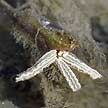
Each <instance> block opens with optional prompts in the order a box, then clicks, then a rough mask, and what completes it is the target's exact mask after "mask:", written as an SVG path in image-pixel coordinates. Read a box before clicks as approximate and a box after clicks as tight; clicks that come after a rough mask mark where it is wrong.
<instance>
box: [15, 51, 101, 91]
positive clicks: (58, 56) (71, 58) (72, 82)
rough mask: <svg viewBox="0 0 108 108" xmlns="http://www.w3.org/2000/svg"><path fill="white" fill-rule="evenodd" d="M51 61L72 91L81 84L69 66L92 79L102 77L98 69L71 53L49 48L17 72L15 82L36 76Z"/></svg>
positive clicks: (77, 88)
mask: <svg viewBox="0 0 108 108" xmlns="http://www.w3.org/2000/svg"><path fill="white" fill-rule="evenodd" d="M52 63H56V64H57V65H58V68H59V70H60V71H61V73H62V74H63V75H64V77H65V78H66V80H67V82H68V84H69V86H70V87H71V88H72V90H73V91H77V90H79V89H80V88H81V85H80V83H79V81H78V79H77V78H76V76H75V74H74V73H73V71H72V70H71V68H70V67H75V68H77V69H78V70H79V72H82V73H85V74H88V75H90V77H91V78H93V79H97V78H101V77H102V75H101V74H100V73H99V72H98V71H96V70H95V69H92V68H91V67H89V66H88V65H87V64H85V63H84V62H82V61H81V60H79V59H78V58H77V57H76V56H75V55H74V54H73V53H70V52H67V51H59V52H57V51H56V50H51V51H49V52H47V53H46V54H44V55H43V56H42V57H41V58H40V59H39V60H38V61H37V62H36V63H35V64H34V65H33V66H32V67H31V68H28V69H27V70H26V71H24V72H22V73H20V74H18V75H17V77H16V82H19V81H24V80H28V79H30V78H32V77H34V76H36V75H37V74H39V73H40V72H43V69H44V68H46V67H49V66H50V65H51V64H52Z"/></svg>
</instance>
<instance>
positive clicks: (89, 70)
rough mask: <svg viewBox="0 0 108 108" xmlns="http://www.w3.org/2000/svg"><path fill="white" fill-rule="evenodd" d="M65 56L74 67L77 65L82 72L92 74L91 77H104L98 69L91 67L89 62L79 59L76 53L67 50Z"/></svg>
mask: <svg viewBox="0 0 108 108" xmlns="http://www.w3.org/2000/svg"><path fill="white" fill-rule="evenodd" d="M63 57H64V59H63V60H64V61H65V62H67V63H69V64H70V65H71V66H73V67H76V68H77V69H78V70H79V71H80V72H82V73H86V74H88V75H90V77H91V78H93V79H97V78H101V77H102V75H101V74H100V73H99V72H98V71H97V70H95V69H93V68H91V67H89V66H88V65H87V64H85V63H84V62H82V61H81V60H79V59H78V58H77V57H76V56H75V55H74V54H72V53H69V52H65V54H64V55H63Z"/></svg>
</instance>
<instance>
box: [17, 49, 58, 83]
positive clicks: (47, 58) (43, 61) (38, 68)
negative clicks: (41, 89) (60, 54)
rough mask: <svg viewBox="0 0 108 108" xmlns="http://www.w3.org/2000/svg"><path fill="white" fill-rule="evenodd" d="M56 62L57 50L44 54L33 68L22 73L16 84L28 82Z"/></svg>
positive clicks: (18, 76)
mask: <svg viewBox="0 0 108 108" xmlns="http://www.w3.org/2000/svg"><path fill="white" fill-rule="evenodd" d="M55 60H56V50H51V51H49V52H47V53H46V54H44V55H43V56H42V57H41V58H40V59H39V60H38V61H37V62H36V63H35V64H34V65H33V66H32V67H31V68H28V69H27V70H26V71H24V72H22V73H20V74H18V75H17V77H16V82H19V81H24V80H28V79H30V78H32V77H34V76H35V75H37V74H39V73H40V72H42V71H43V69H44V68H46V67H49V66H50V65H51V64H52V63H54V62H55Z"/></svg>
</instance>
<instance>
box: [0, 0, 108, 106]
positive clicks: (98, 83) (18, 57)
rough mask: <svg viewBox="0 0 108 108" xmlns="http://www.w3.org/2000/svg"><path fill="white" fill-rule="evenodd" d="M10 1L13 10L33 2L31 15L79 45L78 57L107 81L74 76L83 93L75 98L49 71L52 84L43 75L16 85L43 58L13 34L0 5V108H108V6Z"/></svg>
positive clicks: (84, 0) (93, 0) (94, 1)
mask: <svg viewBox="0 0 108 108" xmlns="http://www.w3.org/2000/svg"><path fill="white" fill-rule="evenodd" d="M6 1H7V2H8V3H9V4H10V5H12V6H13V7H15V8H18V7H20V6H21V5H22V4H24V3H25V2H30V3H31V6H32V8H33V11H32V12H31V14H34V15H35V14H36V16H45V17H47V18H48V19H49V20H50V21H52V22H55V23H58V24H59V25H61V26H62V27H63V28H64V29H65V30H67V31H69V32H70V33H72V35H73V36H74V38H75V39H76V40H77V41H78V42H79V44H80V48H78V49H76V51H75V54H76V55H77V56H78V57H79V58H80V59H81V60H83V61H84V62H86V63H87V64H88V65H90V66H91V67H93V68H95V69H97V70H98V71H99V72H100V73H101V74H102V75H103V76H104V77H103V78H102V79H98V80H92V79H91V78H90V77H89V76H87V75H83V74H79V73H78V72H77V71H75V74H76V75H77V77H78V79H79V81H80V83H81V85H82V88H81V90H79V91H78V92H75V93H73V92H72V90H71V89H70V88H69V86H68V84H67V82H66V81H65V79H64V77H63V76H62V75H61V74H59V71H58V70H57V69H54V68H53V69H52V70H50V69H48V70H49V73H51V77H53V80H49V78H48V77H47V75H46V74H47V73H42V74H39V75H38V76H36V77H34V78H32V79H31V80H29V81H25V82H21V83H17V84H16V83H14V81H13V80H12V78H13V76H14V75H15V74H16V73H19V72H22V71H23V70H25V69H27V68H28V67H30V66H31V65H32V64H33V63H34V61H35V59H38V58H39V57H40V56H39V54H40V52H37V49H36V47H34V41H32V40H31V41H29V38H27V36H26V35H25V34H21V35H17V34H16V35H15V36H13V35H12V34H10V31H11V29H12V26H11V25H12V21H11V20H12V19H11V17H10V16H8V14H7V13H6V9H5V7H3V6H2V5H0V75H1V77H0V100H1V102H0V108H7V105H8V106H10V108H17V107H19V108H107V107H108V102H107V101H108V80H107V74H108V73H107V72H108V68H107V67H108V50H107V47H108V45H107V43H108V31H107V30H108V21H107V16H108V13H107V11H108V7H107V5H106V4H107V2H108V1H107V0H104V1H103V0H99V1H98V0H90V1H89V0H80V1H79V0H68V1H66V0H30V1H29V0H28V1H25V0H24V1H23V0H16V1H15V2H13V0H6ZM34 11H35V12H34ZM53 73H55V74H53ZM58 77H59V78H58Z"/></svg>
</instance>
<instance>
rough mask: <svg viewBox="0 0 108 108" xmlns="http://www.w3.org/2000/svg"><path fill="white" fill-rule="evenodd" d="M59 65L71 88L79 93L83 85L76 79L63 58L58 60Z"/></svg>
mask: <svg viewBox="0 0 108 108" xmlns="http://www.w3.org/2000/svg"><path fill="white" fill-rule="evenodd" d="M57 64H58V67H59V69H60V71H61V72H62V73H63V75H64V77H65V78H66V80H67V82H68V83H69V86H70V87H71V88H72V90H73V91H77V90H79V89H80V88H81V85H80V83H79V81H78V79H77V78H76V76H75V74H74V73H73V72H72V70H71V69H70V67H69V66H68V65H67V64H66V63H65V62H64V61H63V60H62V58H61V57H59V58H58V59H57Z"/></svg>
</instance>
